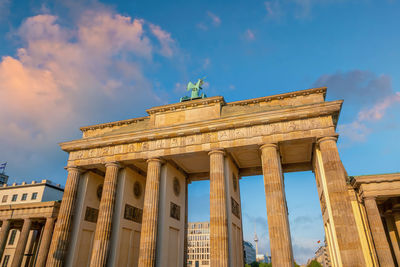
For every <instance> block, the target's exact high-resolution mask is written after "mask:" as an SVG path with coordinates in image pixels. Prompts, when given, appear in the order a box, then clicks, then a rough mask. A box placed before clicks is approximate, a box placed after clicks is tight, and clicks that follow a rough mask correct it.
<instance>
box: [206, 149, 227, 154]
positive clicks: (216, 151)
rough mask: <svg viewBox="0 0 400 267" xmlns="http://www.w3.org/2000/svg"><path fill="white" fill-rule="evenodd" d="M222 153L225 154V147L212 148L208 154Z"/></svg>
mask: <svg viewBox="0 0 400 267" xmlns="http://www.w3.org/2000/svg"><path fill="white" fill-rule="evenodd" d="M216 153H217V154H218V153H219V154H222V155H223V156H225V151H224V149H222V148H217V149H213V150H210V151H209V152H208V155H209V156H210V155H212V154H216Z"/></svg>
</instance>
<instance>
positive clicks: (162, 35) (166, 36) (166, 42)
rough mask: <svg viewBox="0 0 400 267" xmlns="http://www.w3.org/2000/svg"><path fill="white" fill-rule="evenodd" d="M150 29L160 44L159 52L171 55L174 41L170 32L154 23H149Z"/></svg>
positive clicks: (167, 55)
mask: <svg viewBox="0 0 400 267" xmlns="http://www.w3.org/2000/svg"><path fill="white" fill-rule="evenodd" d="M150 30H151V32H152V33H153V34H154V36H155V37H156V38H157V39H158V41H159V42H160V44H161V51H160V53H161V54H162V55H163V56H166V57H172V56H173V45H174V43H175V41H174V40H173V39H172V37H171V34H170V33H168V32H166V31H164V30H162V29H161V27H160V26H158V25H154V24H150Z"/></svg>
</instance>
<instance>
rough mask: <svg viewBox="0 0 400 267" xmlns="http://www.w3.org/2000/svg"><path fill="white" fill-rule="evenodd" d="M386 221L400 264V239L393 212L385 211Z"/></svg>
mask: <svg viewBox="0 0 400 267" xmlns="http://www.w3.org/2000/svg"><path fill="white" fill-rule="evenodd" d="M385 221H386V225H387V229H388V232H389V237H390V241H391V242H392V247H393V251H394V254H395V256H396V261H397V265H399V264H400V249H399V239H398V236H397V233H396V225H395V224H394V219H393V214H392V212H390V211H387V212H385Z"/></svg>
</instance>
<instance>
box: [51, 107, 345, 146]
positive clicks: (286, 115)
mask: <svg viewBox="0 0 400 267" xmlns="http://www.w3.org/2000/svg"><path fill="white" fill-rule="evenodd" d="M342 103H343V101H342V100H337V101H330V102H320V103H314V104H309V105H304V106H297V107H287V108H283V109H279V110H270V111H264V112H258V113H256V114H257V115H256V116H255V114H254V113H251V114H241V115H234V116H227V117H223V118H218V119H211V120H207V121H202V122H191V123H186V124H182V125H175V126H167V127H162V128H153V129H149V130H142V131H137V132H129V133H123V134H116V135H109V136H99V137H97V136H96V137H90V138H84V139H78V140H73V141H69V142H62V143H59V145H60V146H61V149H62V150H64V151H66V152H70V151H75V150H81V149H88V148H96V147H104V146H109V145H119V144H126V143H134V142H140V141H147V140H156V139H163V138H167V137H177V136H185V135H192V134H196V133H206V132H212V131H217V130H225V129H232V128H238V127H245V126H253V125H260V124H266V123H274V122H283V121H289V120H296V119H306V118H313V117H319V116H328V115H335V114H337V113H338V112H340V109H341V106H342Z"/></svg>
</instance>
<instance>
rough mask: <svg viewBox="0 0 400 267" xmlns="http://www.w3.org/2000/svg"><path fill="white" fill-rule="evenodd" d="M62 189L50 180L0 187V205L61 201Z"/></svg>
mask: <svg viewBox="0 0 400 267" xmlns="http://www.w3.org/2000/svg"><path fill="white" fill-rule="evenodd" d="M63 193H64V189H63V188H62V187H61V185H59V184H54V183H52V182H51V181H50V180H42V181H40V182H36V181H32V182H31V183H26V182H22V183H21V184H17V183H13V184H12V185H7V184H4V185H3V186H2V187H0V205H9V204H22V203H34V202H46V201H58V200H61V199H62V196H63Z"/></svg>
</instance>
